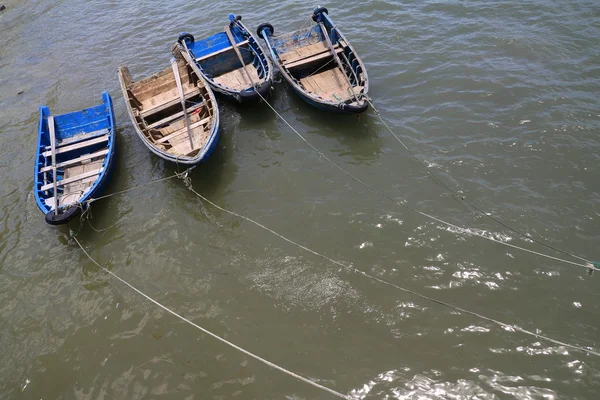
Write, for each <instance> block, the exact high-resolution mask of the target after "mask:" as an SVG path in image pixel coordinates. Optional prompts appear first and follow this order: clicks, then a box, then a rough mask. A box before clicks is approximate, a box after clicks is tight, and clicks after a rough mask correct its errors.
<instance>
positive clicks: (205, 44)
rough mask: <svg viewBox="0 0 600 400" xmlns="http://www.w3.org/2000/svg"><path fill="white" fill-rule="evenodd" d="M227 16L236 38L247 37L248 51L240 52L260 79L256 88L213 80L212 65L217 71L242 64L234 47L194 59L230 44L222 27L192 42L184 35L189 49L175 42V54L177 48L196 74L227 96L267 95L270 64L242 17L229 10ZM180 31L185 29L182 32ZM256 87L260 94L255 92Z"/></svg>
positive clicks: (253, 97) (254, 98)
mask: <svg viewBox="0 0 600 400" xmlns="http://www.w3.org/2000/svg"><path fill="white" fill-rule="evenodd" d="M228 18H229V22H230V26H231V31H232V36H233V38H234V40H235V42H236V43H241V42H243V41H246V40H248V46H249V48H250V50H251V52H248V51H244V50H242V51H241V54H242V58H243V60H244V63H245V64H246V65H249V64H253V65H254V66H255V67H256V69H257V72H258V77H259V79H260V82H258V87H257V88H252V87H249V88H246V89H243V90H235V89H232V88H229V87H227V86H223V85H221V84H219V83H217V82H215V81H214V79H213V73H214V70H215V69H216V70H217V71H218V73H219V75H220V74H222V73H226V72H229V71H233V70H235V69H238V68H240V67H241V65H240V63H239V60H238V58H237V55H236V54H235V52H234V51H231V52H226V53H225V54H223V53H222V54H218V55H216V56H214V57H209V58H207V59H206V60H202V61H200V62H197V61H196V59H198V58H201V57H203V56H206V55H209V54H212V53H215V52H217V51H219V50H224V49H226V48H228V47H230V46H231V43H230V42H229V38H228V37H227V34H226V33H225V32H224V31H223V32H218V33H216V34H214V35H212V36H209V37H207V38H204V39H201V40H195V41H193V42H192V41H191V40H189V39H184V40H185V46H186V47H187V49H188V51H187V52H186V51H185V47H184V46H183V45H182V44H181V43H177V47H178V49H175V48H174V50H173V51H174V54H175V51H180V52H181V54H183V55H184V58H185V60H186V61H187V63H188V64H189V65H190V66H192V68H193V69H194V70H196V73H197V74H199V75H202V77H203V78H204V79H205V80H206V82H208V84H209V86H210V87H211V88H212V89H213V90H214V91H215V92H216V93H220V94H222V95H223V96H225V97H226V98H228V99H230V100H234V101H236V102H239V103H247V102H254V101H258V100H260V98H261V96H262V97H266V96H268V94H269V89H270V88H271V86H272V85H273V66H272V64H271V61H270V60H269V58H268V57H267V55H266V54H265V52H264V50H263V49H262V47H261V45H260V43H259V42H258V40H257V39H256V37H254V35H253V34H252V33H251V32H250V31H249V30H248V29H247V28H246V26H244V24H243V23H242V22H241V17H235V16H234V15H233V14H229V16H228ZM238 18H239V19H238ZM183 34H184V33H182V34H181V35H183ZM181 35H180V36H181ZM211 72H213V73H211ZM257 91H258V93H259V94H260V96H259V95H258V94H257Z"/></svg>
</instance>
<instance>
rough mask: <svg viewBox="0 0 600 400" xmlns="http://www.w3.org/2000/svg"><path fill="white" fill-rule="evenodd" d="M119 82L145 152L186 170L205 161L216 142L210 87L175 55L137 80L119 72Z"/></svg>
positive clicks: (216, 114) (215, 113)
mask: <svg viewBox="0 0 600 400" xmlns="http://www.w3.org/2000/svg"><path fill="white" fill-rule="evenodd" d="M119 80H120V82H121V90H122V92H123V97H124V98H125V105H126V106H127V111H128V112H129V117H130V118H131V122H132V123H133V126H134V128H135V130H136V132H137V134H138V136H139V137H140V139H141V140H142V142H143V143H144V144H145V145H146V147H148V149H150V151H152V152H153V153H154V154H156V155H157V156H159V157H161V158H163V159H165V160H167V161H172V162H174V163H177V164H183V165H188V166H194V165H197V164H199V163H201V162H202V161H204V160H205V159H206V158H207V157H208V156H210V154H211V153H212V152H213V150H214V149H215V147H216V144H217V141H218V139H219V109H218V107H217V102H216V100H215V96H214V94H213V92H212V91H211V90H210V87H208V85H207V84H206V82H205V81H204V80H203V79H202V77H201V76H200V75H198V74H197V73H196V72H195V71H194V70H193V69H192V68H191V67H190V66H189V65H188V64H187V63H186V62H185V60H184V59H183V58H182V57H181V54H178V57H177V58H173V59H172V60H171V66H170V67H168V68H166V69H164V70H163V71H161V72H159V73H157V74H154V75H152V76H150V77H148V78H144V79H142V80H140V81H133V80H132V78H131V74H130V73H129V69H128V68H127V67H120V68H119Z"/></svg>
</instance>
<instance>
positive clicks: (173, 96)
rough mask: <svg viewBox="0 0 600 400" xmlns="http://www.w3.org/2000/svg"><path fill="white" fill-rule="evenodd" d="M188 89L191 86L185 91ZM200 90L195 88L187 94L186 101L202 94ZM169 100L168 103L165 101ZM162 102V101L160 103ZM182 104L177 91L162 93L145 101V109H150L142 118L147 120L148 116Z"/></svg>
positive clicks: (143, 113) (142, 114)
mask: <svg viewBox="0 0 600 400" xmlns="http://www.w3.org/2000/svg"><path fill="white" fill-rule="evenodd" d="M186 88H188V89H189V86H185V87H184V91H185V89H186ZM200 90H201V89H200V88H195V89H194V90H191V91H188V92H187V93H185V99H186V100H187V99H190V98H192V97H194V96H197V95H199V94H200ZM165 98H166V99H167V101H165V100H164V99H165ZM159 100H161V101H159ZM180 102H181V100H180V99H179V95H178V94H177V89H173V90H170V91H169V92H166V93H160V94H158V95H156V96H154V97H152V98H150V99H148V100H145V101H143V104H144V106H143V107H144V108H146V107H148V109H147V110H143V111H142V112H141V113H140V116H141V117H142V118H146V117H147V116H149V115H151V114H155V113H157V112H159V111H162V110H165V109H167V108H169V107H172V106H174V105H176V104H179V103H180ZM155 103H158V105H154V104H155Z"/></svg>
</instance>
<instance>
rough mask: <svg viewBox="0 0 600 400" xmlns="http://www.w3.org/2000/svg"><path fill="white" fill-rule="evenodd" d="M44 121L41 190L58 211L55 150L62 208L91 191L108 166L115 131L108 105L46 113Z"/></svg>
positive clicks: (49, 204) (50, 204) (44, 197)
mask: <svg viewBox="0 0 600 400" xmlns="http://www.w3.org/2000/svg"><path fill="white" fill-rule="evenodd" d="M45 110H46V114H49V112H48V111H47V109H45ZM42 124H43V126H42V130H43V132H44V133H43V135H42V148H41V149H40V157H41V159H42V160H40V161H41V163H42V165H43V166H42V167H41V168H40V169H39V174H41V179H40V182H41V185H42V186H41V188H40V190H41V191H42V192H44V194H45V196H40V197H41V198H43V199H44V200H43V201H44V203H45V205H46V206H47V207H48V208H49V209H50V210H54V207H55V199H54V197H55V194H54V187H55V185H54V172H53V160H52V158H53V152H54V163H56V164H55V165H56V192H57V194H58V207H59V208H61V207H66V206H70V205H73V204H76V203H78V202H79V201H80V200H81V199H82V198H83V197H84V196H85V195H86V194H87V193H88V192H89V190H90V189H91V188H92V186H93V185H94V183H95V182H96V181H97V179H98V176H99V175H100V174H101V173H102V172H103V171H104V169H105V168H106V165H105V162H106V156H107V155H108V153H109V152H110V148H109V144H110V135H111V134H112V132H110V126H111V125H110V122H109V120H108V117H107V116H106V105H105V104H101V105H99V106H96V107H92V108H88V109H85V110H83V111H81V112H74V113H70V114H63V115H57V116H51V115H46V118H44V119H43V121H42ZM52 142H54V143H52Z"/></svg>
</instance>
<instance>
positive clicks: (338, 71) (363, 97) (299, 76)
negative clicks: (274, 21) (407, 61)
mask: <svg viewBox="0 0 600 400" xmlns="http://www.w3.org/2000/svg"><path fill="white" fill-rule="evenodd" d="M313 20H314V21H315V22H316V25H314V26H313V27H309V28H306V29H300V30H298V31H294V32H290V33H287V34H284V35H280V36H274V29H273V27H272V25H270V24H261V25H260V26H259V27H258V30H257V33H258V34H259V36H260V37H261V38H262V39H264V40H265V43H266V44H267V47H268V49H269V53H270V55H271V59H272V60H273V63H274V64H275V65H276V66H277V68H278V69H279V71H280V72H281V75H282V76H283V78H284V79H285V81H286V82H287V83H288V85H289V86H290V87H291V88H292V90H293V91H294V93H296V95H298V96H299V97H300V98H301V99H302V100H304V101H305V102H306V103H308V104H310V105H311V106H313V107H315V108H318V109H320V110H324V111H328V112H333V113H339V114H360V113H363V112H365V111H366V110H367V109H368V108H369V98H368V90H369V83H368V75H367V71H366V68H365V66H364V64H363V62H362V60H361V59H360V57H359V56H358V54H357V53H356V51H355V50H354V48H353V47H352V46H351V44H350V43H349V42H348V40H347V39H346V38H345V37H344V35H343V34H342V33H341V32H340V31H339V29H338V28H337V27H336V26H335V25H334V23H333V21H332V20H331V19H330V18H329V16H328V15H327V10H326V9H324V8H322V7H321V8H318V9H316V10H315V11H314V14H313ZM317 45H319V46H317ZM315 47H316V49H315ZM309 49H310V50H309ZM300 50H301V51H302V53H300ZM290 54H295V57H292V56H290ZM298 54H302V55H301V56H300V57H298ZM328 57H329V59H328ZM328 66H329V67H328ZM317 79H318V82H320V84H321V85H322V86H319V83H317ZM323 87H326V88H327V89H323ZM332 87H333V88H334V89H333V90H332V91H331V92H328V90H330V89H331V88H332Z"/></svg>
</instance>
